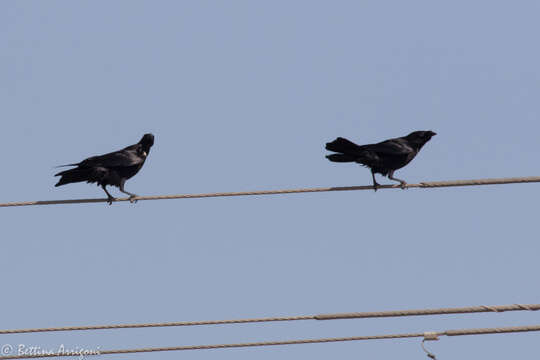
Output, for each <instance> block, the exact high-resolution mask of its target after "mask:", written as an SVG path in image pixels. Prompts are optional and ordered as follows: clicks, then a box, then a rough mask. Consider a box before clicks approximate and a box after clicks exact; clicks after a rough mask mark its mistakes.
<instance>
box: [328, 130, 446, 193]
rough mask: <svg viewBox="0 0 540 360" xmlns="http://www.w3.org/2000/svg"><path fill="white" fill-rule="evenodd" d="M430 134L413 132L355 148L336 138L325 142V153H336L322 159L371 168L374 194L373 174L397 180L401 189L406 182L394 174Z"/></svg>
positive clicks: (347, 142)
mask: <svg viewBox="0 0 540 360" xmlns="http://www.w3.org/2000/svg"><path fill="white" fill-rule="evenodd" d="M434 135H437V134H436V133H434V132H433V131H415V132H412V133H410V134H409V135H407V136H404V137H399V138H395V139H389V140H386V141H383V142H380V143H377V144H368V145H357V144H355V143H353V142H352V141H349V140H347V139H344V138H342V137H338V138H337V139H336V140H334V141H332V142H329V143H326V150H330V151H333V152H336V154H331V155H327V156H326V158H327V159H328V160H330V161H333V162H356V163H359V164H362V165H364V166H367V167H369V168H370V169H371V175H372V177H373V187H374V188H375V191H376V190H377V186H379V184H378V183H377V181H375V174H377V173H378V174H381V175H383V176H387V175H388V178H389V179H392V180H396V181H399V182H400V184H401V186H402V187H403V188H405V185H407V183H406V182H405V181H404V180H400V179H397V178H395V177H394V171H396V170H397V169H401V168H402V167H404V166H405V165H407V164H408V163H409V162H411V160H412V159H414V157H415V156H416V155H417V154H418V152H419V151H420V149H421V148H422V146H424V145H425V144H426V143H427V142H428V141H429V140H430V139H431V138H432V137H433V136H434Z"/></svg>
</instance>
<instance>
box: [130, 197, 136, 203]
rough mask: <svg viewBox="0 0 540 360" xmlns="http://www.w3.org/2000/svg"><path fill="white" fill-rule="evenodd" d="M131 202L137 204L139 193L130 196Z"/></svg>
mask: <svg viewBox="0 0 540 360" xmlns="http://www.w3.org/2000/svg"><path fill="white" fill-rule="evenodd" d="M129 202H130V203H132V204H135V203H136V202H137V195H131V196H130V197H129Z"/></svg>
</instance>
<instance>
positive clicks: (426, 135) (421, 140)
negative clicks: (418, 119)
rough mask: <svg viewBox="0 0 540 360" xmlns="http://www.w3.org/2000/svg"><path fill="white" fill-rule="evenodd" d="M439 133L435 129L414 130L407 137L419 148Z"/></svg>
mask: <svg viewBox="0 0 540 360" xmlns="http://www.w3.org/2000/svg"><path fill="white" fill-rule="evenodd" d="M435 135H437V134H436V133H434V132H433V131H430V130H428V131H414V132H412V133H410V134H409V135H407V136H406V137H405V138H406V139H407V140H408V141H409V142H410V143H411V144H414V145H417V146H418V149H420V148H421V147H422V146H424V144H425V143H427V142H428V141H429V140H430V139H431V138H432V137H433V136H435Z"/></svg>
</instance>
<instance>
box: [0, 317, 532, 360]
mask: <svg viewBox="0 0 540 360" xmlns="http://www.w3.org/2000/svg"><path fill="white" fill-rule="evenodd" d="M527 331H540V325H532V326H513V327H501V328H480V329H460V330H447V331H442V332H437V333H436V334H437V336H443V335H446V336H466V335H482V334H502V333H516V332H527ZM424 334H425V332H421V333H407V334H389V335H372V336H353V337H339V338H322V339H299V340H284V341H261V342H252V343H235V344H212V345H187V346H174V347H157V348H139V349H114V350H98V351H94V352H91V351H89V352H88V353H85V354H84V355H85V356H93V355H114V354H134V353H149V352H163V351H182V350H208V349H226V348H243V347H261V346H278V345H300V344H316V343H330V342H343V341H360V340H382V339H402V338H413V337H424ZM55 356H74V354H73V353H71V352H66V353H58V352H57V353H39V354H27V355H7V356H0V360H9V359H35V358H46V357H55Z"/></svg>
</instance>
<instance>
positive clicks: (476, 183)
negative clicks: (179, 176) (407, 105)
mask: <svg viewBox="0 0 540 360" xmlns="http://www.w3.org/2000/svg"><path fill="white" fill-rule="evenodd" d="M532 182H540V176H529V177H514V178H498V179H476V180H455V181H431V182H421V183H418V184H407V186H406V188H440V187H455V186H479V185H502V184H520V183H532ZM377 189H401V185H399V184H395V185H380V186H378V187H377ZM353 190H373V186H371V185H366V186H338V187H322V188H306V189H285V190H261V191H241V192H220V193H205V194H179V195H156V196H137V197H134V198H117V199H115V200H114V202H119V201H130V202H133V201H144V200H171V199H196V198H211V197H228V196H253V195H280V194H298V193H312V192H330V191H353ZM108 201H109V200H108V199H107V198H99V199H70V200H42V201H21V202H8V203H0V207H15V206H35V205H66V204H88V203H101V202H108Z"/></svg>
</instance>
